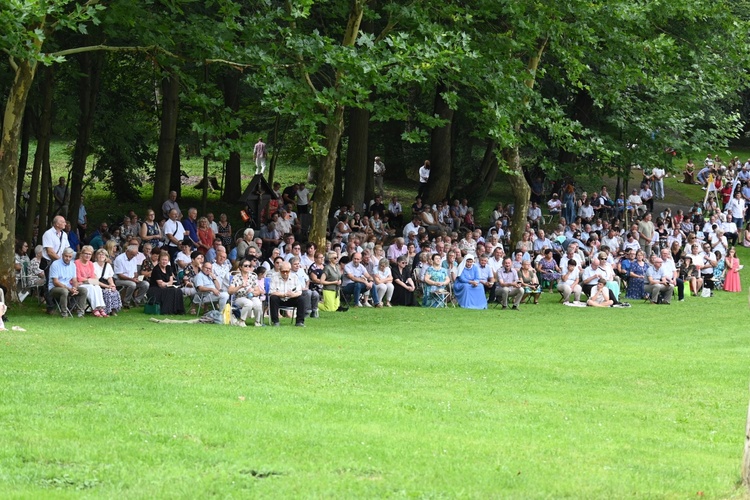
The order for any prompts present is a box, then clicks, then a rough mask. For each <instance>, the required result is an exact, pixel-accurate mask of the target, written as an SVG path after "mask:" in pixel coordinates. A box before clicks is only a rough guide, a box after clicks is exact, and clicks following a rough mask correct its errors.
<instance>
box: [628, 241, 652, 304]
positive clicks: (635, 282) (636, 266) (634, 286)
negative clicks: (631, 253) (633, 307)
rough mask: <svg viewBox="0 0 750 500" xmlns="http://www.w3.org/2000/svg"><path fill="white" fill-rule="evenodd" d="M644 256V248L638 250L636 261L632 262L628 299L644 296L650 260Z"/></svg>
mask: <svg viewBox="0 0 750 500" xmlns="http://www.w3.org/2000/svg"><path fill="white" fill-rule="evenodd" d="M644 258H645V254H644V253H643V250H638V252H636V254H635V261H634V262H633V263H632V264H630V271H629V273H628V293H626V294H625V297H626V298H628V299H642V298H643V293H644V292H643V286H644V284H645V283H646V271H648V262H646V261H645V259H644Z"/></svg>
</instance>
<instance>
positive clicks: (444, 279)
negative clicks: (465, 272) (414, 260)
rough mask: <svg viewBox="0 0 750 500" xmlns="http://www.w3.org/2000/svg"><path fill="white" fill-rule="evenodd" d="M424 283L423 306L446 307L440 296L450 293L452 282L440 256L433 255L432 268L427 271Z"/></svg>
mask: <svg viewBox="0 0 750 500" xmlns="http://www.w3.org/2000/svg"><path fill="white" fill-rule="evenodd" d="M423 281H424V285H425V286H424V299H423V305H424V306H426V307H438V306H440V305H445V302H444V301H442V300H441V299H440V297H438V295H444V294H447V293H448V292H447V288H448V285H450V282H451V280H450V278H449V277H448V269H446V268H444V267H443V266H442V258H441V257H440V254H438V253H436V254H433V255H432V266H430V267H429V268H427V270H426V271H425V273H424V278H423Z"/></svg>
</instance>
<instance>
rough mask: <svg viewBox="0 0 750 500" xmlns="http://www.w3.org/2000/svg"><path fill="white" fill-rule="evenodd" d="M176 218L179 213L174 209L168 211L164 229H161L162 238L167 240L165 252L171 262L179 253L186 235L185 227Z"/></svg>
mask: <svg viewBox="0 0 750 500" xmlns="http://www.w3.org/2000/svg"><path fill="white" fill-rule="evenodd" d="M178 216H179V212H178V211H177V210H176V209H174V208H173V209H172V210H170V211H169V219H167V221H166V222H164V227H163V228H162V229H163V230H164V237H165V239H166V240H167V245H166V250H167V253H169V258H170V259H171V260H174V256H175V255H176V254H177V252H178V251H179V249H180V246H182V241H183V240H184V239H185V235H186V234H188V232H187V231H185V226H183V225H182V222H180V220H179V219H178V218H177V217H178Z"/></svg>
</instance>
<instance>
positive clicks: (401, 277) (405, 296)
mask: <svg viewBox="0 0 750 500" xmlns="http://www.w3.org/2000/svg"><path fill="white" fill-rule="evenodd" d="M391 273H392V274H393V296H392V297H391V302H390V303H391V304H395V305H397V306H413V305H416V304H415V301H414V290H415V288H416V286H415V285H414V281H413V280H412V279H411V269H410V268H409V266H408V265H407V257H406V255H402V256H400V257H399V258H398V259H396V266H395V267H394V268H393V269H392V270H391Z"/></svg>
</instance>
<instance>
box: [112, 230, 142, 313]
mask: <svg viewBox="0 0 750 500" xmlns="http://www.w3.org/2000/svg"><path fill="white" fill-rule="evenodd" d="M137 255H138V246H137V245H128V247H127V248H126V249H125V252H123V253H121V254H120V255H118V256H117V258H116V259H115V261H114V266H113V267H114V268H115V285H117V286H119V287H122V289H121V291H120V296H121V297H122V304H123V306H124V307H125V308H126V309H127V308H128V307H129V306H130V305H131V304H132V305H135V306H140V305H142V304H143V303H144V301H145V298H146V292H148V287H149V284H148V281H145V280H144V279H143V277H142V276H138V265H137V264H136V260H135V258H136V256H137Z"/></svg>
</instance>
